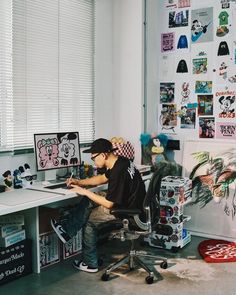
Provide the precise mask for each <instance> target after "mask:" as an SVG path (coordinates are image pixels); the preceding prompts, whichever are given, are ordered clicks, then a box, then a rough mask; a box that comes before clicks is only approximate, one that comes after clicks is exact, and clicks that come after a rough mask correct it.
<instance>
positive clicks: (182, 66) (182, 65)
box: [176, 59, 188, 73]
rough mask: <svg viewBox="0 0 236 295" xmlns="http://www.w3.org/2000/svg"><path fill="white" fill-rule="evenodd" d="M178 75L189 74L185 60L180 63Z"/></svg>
mask: <svg viewBox="0 0 236 295" xmlns="http://www.w3.org/2000/svg"><path fill="white" fill-rule="evenodd" d="M176 73H188V67H187V64H186V61H185V60H184V59H181V60H180V61H179V64H178V67H177V70H176Z"/></svg>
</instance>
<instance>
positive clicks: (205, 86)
mask: <svg viewBox="0 0 236 295" xmlns="http://www.w3.org/2000/svg"><path fill="white" fill-rule="evenodd" d="M195 93H212V81H196V83H195Z"/></svg>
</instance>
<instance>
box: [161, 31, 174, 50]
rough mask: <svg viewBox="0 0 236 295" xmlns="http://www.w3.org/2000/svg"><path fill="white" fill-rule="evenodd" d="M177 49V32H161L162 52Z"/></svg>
mask: <svg viewBox="0 0 236 295" xmlns="http://www.w3.org/2000/svg"><path fill="white" fill-rule="evenodd" d="M174 49H175V33H174V32H170V33H163V34H161V52H172V51H174Z"/></svg>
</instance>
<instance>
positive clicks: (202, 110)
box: [197, 94, 213, 116]
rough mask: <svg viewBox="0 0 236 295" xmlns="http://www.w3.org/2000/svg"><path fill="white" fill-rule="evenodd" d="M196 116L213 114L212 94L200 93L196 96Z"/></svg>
mask: <svg viewBox="0 0 236 295" xmlns="http://www.w3.org/2000/svg"><path fill="white" fill-rule="evenodd" d="M197 100H198V116H209V115H213V95H211V94H202V95H198V96H197Z"/></svg>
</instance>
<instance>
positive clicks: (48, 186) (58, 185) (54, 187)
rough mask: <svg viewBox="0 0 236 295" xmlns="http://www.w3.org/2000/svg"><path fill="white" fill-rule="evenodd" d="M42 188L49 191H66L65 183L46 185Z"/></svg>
mask: <svg viewBox="0 0 236 295" xmlns="http://www.w3.org/2000/svg"><path fill="white" fill-rule="evenodd" d="M44 188H49V189H57V188H65V189H67V184H66V183H65V182H63V183H57V184H52V185H47V186H45V187H44Z"/></svg>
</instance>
